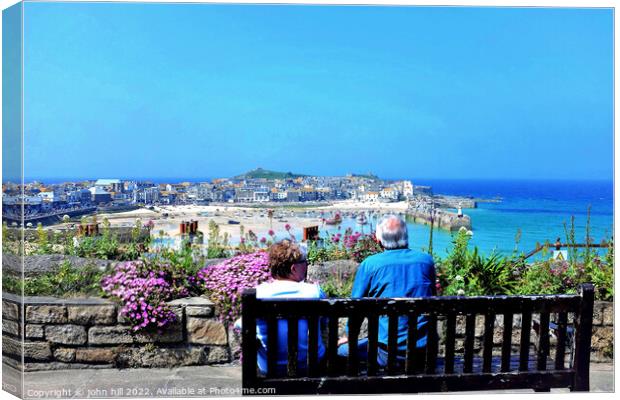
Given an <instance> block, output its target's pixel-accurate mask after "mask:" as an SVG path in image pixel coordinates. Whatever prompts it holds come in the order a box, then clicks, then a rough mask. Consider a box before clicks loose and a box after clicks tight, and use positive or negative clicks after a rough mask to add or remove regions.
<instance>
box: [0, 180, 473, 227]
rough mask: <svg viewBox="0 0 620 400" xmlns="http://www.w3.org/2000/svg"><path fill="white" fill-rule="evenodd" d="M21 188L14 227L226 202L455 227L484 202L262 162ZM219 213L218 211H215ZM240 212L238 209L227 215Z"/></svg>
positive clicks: (15, 191)
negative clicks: (387, 215)
mask: <svg viewBox="0 0 620 400" xmlns="http://www.w3.org/2000/svg"><path fill="white" fill-rule="evenodd" d="M21 191H22V190H21V186H20V185H19V184H13V183H8V182H7V183H5V184H3V187H2V196H3V198H2V208H3V221H4V222H6V223H8V224H11V225H13V226H15V225H17V224H18V223H19V221H20V220H21V212H22V210H23V213H24V214H23V215H24V223H25V224H26V225H27V226H33V225H36V224H38V223H41V224H42V225H44V226H50V225H55V224H58V223H60V222H62V220H63V218H65V219H66V218H67V217H69V218H78V217H81V216H84V215H89V214H95V213H96V214H99V215H100V214H110V215H111V217H110V219H116V220H119V221H118V222H123V221H120V220H122V219H123V218H124V217H126V218H133V217H135V216H143V217H145V218H154V219H161V218H167V217H170V219H173V217H174V216H175V213H176V214H180V216H185V215H186V213H185V212H181V211H183V210H193V211H197V214H199V212H200V211H202V212H206V211H215V210H218V211H219V210H220V209H222V213H224V208H226V209H228V208H237V209H239V208H240V207H241V208H243V207H245V208H247V207H250V208H256V207H259V208H260V207H274V208H278V207H296V208H299V209H303V208H306V209H319V208H321V209H326V210H327V211H328V212H331V216H332V217H333V216H334V215H335V213H338V212H345V211H346V210H351V209H356V210H359V211H370V210H383V211H384V212H388V211H392V212H398V213H406V214H407V215H408V216H409V217H411V219H412V220H413V221H414V222H420V223H430V218H431V217H434V219H435V221H436V222H435V223H436V225H437V227H439V228H446V229H448V230H452V229H453V228H458V227H460V226H465V227H467V228H468V229H469V228H470V227H471V221H470V220H469V217H468V216H467V215H464V214H463V212H462V209H467V208H475V207H476V199H472V198H467V197H454V196H445V195H441V194H433V192H432V188H431V187H429V186H421V185H415V184H414V183H413V182H412V181H410V180H385V179H381V178H379V177H377V176H375V175H373V174H366V175H355V174H348V175H345V176H333V177H325V176H310V175H300V174H293V173H290V172H287V173H283V172H274V171H269V170H265V169H262V168H257V169H255V170H252V171H249V172H247V173H245V174H242V175H238V176H235V177H231V178H220V179H212V180H210V181H206V182H178V183H162V182H157V183H156V182H153V181H148V180H123V179H96V180H85V181H78V182H64V183H54V184H46V183H44V182H38V181H34V182H29V183H26V184H24V187H23V195H21V193H20V192H21ZM322 214H323V213H322ZM203 216H204V214H203ZM215 216H216V215H215V213H212V215H211V217H215ZM234 216H238V213H236V214H235V213H233V214H230V215H228V214H226V215H222V217H223V218H226V217H234ZM155 217H157V218H155ZM221 222H222V223H226V222H228V220H226V219H223V220H222V221H221ZM166 230H168V229H166ZM170 230H172V228H170Z"/></svg>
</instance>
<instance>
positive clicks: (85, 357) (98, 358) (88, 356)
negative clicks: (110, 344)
mask: <svg viewBox="0 0 620 400" xmlns="http://www.w3.org/2000/svg"><path fill="white" fill-rule="evenodd" d="M116 354H117V350H116V349H111V348H97V347H94V348H85V349H77V350H76V351H75V361H76V362H86V363H114V362H115V361H116Z"/></svg>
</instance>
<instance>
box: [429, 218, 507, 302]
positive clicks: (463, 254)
mask: <svg viewBox="0 0 620 400" xmlns="http://www.w3.org/2000/svg"><path fill="white" fill-rule="evenodd" d="M469 240H470V235H469V234H468V232H467V231H466V230H465V229H461V230H459V231H458V232H457V233H456V234H455V235H454V237H453V241H452V244H453V247H452V250H451V251H450V252H449V254H448V256H447V257H446V259H445V260H440V259H437V261H436V266H437V277H438V280H439V286H440V287H439V290H438V292H439V294H443V295H446V296H455V295H467V296H476V295H499V294H510V293H512V292H513V291H514V289H515V286H516V285H517V282H516V279H515V274H514V267H515V262H514V260H513V259H512V258H509V257H503V256H501V255H499V254H496V253H494V252H493V253H491V255H489V256H483V255H481V254H480V253H479V252H478V248H477V247H475V248H474V249H473V250H469V248H468V244H469Z"/></svg>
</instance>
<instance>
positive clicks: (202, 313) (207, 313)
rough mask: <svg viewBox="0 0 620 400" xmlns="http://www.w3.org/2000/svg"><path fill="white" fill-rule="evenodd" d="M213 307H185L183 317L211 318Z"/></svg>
mask: <svg viewBox="0 0 620 400" xmlns="http://www.w3.org/2000/svg"><path fill="white" fill-rule="evenodd" d="M213 311H214V307H213V306H201V307H197V306H187V307H185V315H187V316H188V317H205V318H206V317H212V316H213Z"/></svg>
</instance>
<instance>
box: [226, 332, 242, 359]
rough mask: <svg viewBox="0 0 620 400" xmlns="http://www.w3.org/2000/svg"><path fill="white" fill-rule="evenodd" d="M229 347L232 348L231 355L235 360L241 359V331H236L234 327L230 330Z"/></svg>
mask: <svg viewBox="0 0 620 400" xmlns="http://www.w3.org/2000/svg"><path fill="white" fill-rule="evenodd" d="M228 346H229V347H230V355H231V357H232V358H233V359H235V360H238V359H240V358H241V330H240V329H235V328H234V327H233V326H231V327H229V328H228Z"/></svg>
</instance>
